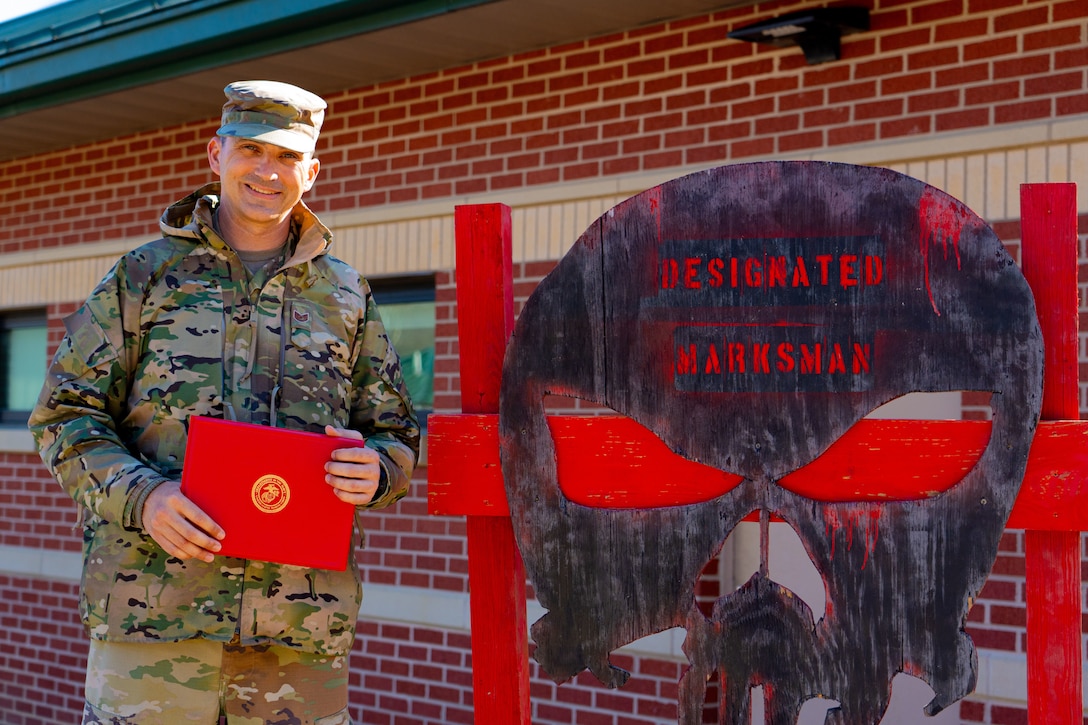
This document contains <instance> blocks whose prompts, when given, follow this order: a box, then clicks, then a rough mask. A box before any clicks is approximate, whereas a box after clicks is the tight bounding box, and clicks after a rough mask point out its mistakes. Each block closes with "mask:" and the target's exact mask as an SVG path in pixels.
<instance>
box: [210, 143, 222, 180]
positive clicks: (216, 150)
mask: <svg viewBox="0 0 1088 725" xmlns="http://www.w3.org/2000/svg"><path fill="white" fill-rule="evenodd" d="M222 151H223V143H222V141H220V139H219V137H218V136H212V138H211V140H210V141H208V166H210V167H211V169H212V172H213V173H214V174H215V175H216V176H219V154H220V153H221V152H222Z"/></svg>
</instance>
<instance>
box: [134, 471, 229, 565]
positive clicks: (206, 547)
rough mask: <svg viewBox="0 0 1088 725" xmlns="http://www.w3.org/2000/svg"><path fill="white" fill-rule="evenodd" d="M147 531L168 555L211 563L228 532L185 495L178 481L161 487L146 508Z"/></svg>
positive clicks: (148, 501)
mask: <svg viewBox="0 0 1088 725" xmlns="http://www.w3.org/2000/svg"><path fill="white" fill-rule="evenodd" d="M143 523H144V529H145V530H146V531H147V533H148V534H149V535H150V536H151V538H153V539H154V540H155V541H156V542H157V543H158V544H159V546H161V547H162V548H163V549H164V550H165V551H166V553H168V554H170V555H171V556H175V557H177V558H179V559H200V560H201V561H206V562H209V563H210V562H211V561H212V560H213V559H214V558H215V553H216V552H217V551H219V549H220V548H221V545H220V544H219V539H222V538H223V536H224V534H225V532H224V531H223V529H222V527H220V526H219V525H218V524H216V523H215V522H214V521H213V520H212V519H211V517H209V516H208V515H207V514H206V513H204V512H203V511H202V510H201V509H200V508H199V507H198V506H197V505H196V504H194V503H193V502H192V501H191V500H189V498H187V497H186V496H185V495H183V494H182V493H181V487H180V484H178V482H177V481H167V482H166V483H163V484H160V485H159V486H158V487H157V488H156V489H155V490H154V491H152V492H151V495H150V496H148V498H147V502H146V503H145V504H144V511H143Z"/></svg>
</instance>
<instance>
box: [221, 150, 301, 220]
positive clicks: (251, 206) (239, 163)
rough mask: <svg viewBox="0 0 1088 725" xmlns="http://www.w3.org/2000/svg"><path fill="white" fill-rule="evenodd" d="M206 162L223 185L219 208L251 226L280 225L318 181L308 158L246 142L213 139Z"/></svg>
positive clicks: (288, 151) (295, 152)
mask: <svg viewBox="0 0 1088 725" xmlns="http://www.w3.org/2000/svg"><path fill="white" fill-rule="evenodd" d="M208 162H209V164H210V166H211V168H212V171H214V172H215V173H216V174H217V175H218V176H219V179H220V182H221V184H222V200H221V201H222V204H223V205H224V206H226V207H228V208H229V209H230V210H231V213H232V214H233V215H235V216H236V217H237V218H239V219H244V220H246V221H249V222H250V223H255V224H268V223H279V222H282V221H283V220H285V219H286V218H287V217H288V216H290V214H291V210H292V209H293V208H294V207H295V205H296V204H297V203H298V202H299V200H300V199H302V195H303V194H304V193H306V192H307V191H309V190H310V187H311V186H313V184H314V180H315V179H317V171H318V167H319V164H318V161H317V159H315V158H313V157H312V156H310V155H309V154H303V153H299V152H298V151H291V150H290V149H285V148H283V147H282V146H274V145H272V144H267V143H262V142H260V141H254V140H252V139H246V138H234V137H220V136H216V137H215V138H213V139H212V140H211V141H210V142H209V143H208Z"/></svg>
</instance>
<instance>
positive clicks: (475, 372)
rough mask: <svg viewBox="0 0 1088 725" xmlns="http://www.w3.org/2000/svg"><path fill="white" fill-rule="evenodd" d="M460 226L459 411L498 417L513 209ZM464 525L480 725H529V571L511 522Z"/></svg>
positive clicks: (499, 208)
mask: <svg viewBox="0 0 1088 725" xmlns="http://www.w3.org/2000/svg"><path fill="white" fill-rule="evenodd" d="M454 225H455V228H456V229H455V231H456V236H457V271H456V274H457V321H458V339H459V346H460V353H461V410H462V412H464V413H498V411H499V382H500V380H501V377H502V361H503V353H504V351H505V349H506V341H507V339H508V338H509V337H510V333H511V332H512V331H513V329H514V292H513V262H512V252H511V232H510V208H509V207H507V206H504V205H502V204H483V205H474V206H459V207H457V208H456V209H455V212H454ZM496 453H497V451H496ZM504 498H505V494H504ZM466 523H467V529H468V575H469V588H470V590H471V605H470V606H471V623H472V681H473V704H474V708H475V722H477V723H479V724H480V725H491V724H492V723H504V724H505V723H510V724H511V725H518V724H519V723H523V724H524V725H528V724H529V636H528V624H527V622H526V612H525V567H524V565H523V564H522V561H521V556H520V554H519V553H518V550H517V544H516V542H515V541H514V532H513V528H512V526H511V524H510V519H509V518H503V517H495V516H469V517H468V518H467V522H466Z"/></svg>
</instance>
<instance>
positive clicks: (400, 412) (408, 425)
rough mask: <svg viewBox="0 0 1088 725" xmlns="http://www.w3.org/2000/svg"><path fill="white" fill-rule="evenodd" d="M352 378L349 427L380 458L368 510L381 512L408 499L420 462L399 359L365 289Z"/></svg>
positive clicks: (415, 424)
mask: <svg viewBox="0 0 1088 725" xmlns="http://www.w3.org/2000/svg"><path fill="white" fill-rule="evenodd" d="M355 344H356V345H358V349H359V354H358V355H357V356H356V363H355V370H354V371H353V376H352V378H353V379H352V401H351V427H352V428H354V429H355V430H358V431H360V432H361V433H362V434H363V437H364V438H366V441H367V445H368V446H369V447H371V448H374V449H375V450H377V451H378V452H379V453H381V454H382V480H381V483H380V485H379V488H378V492H377V494H376V495H375V498H374V500H373V502H371V503H370V504H369V507H370V508H383V507H385V506H388V505H390V504H392V503H394V502H395V501H397V500H399V499H400V498H402V497H403V496H404V495H405V494H406V493H408V486H409V483H410V482H411V478H412V470H413V469H414V468H415V464H416V460H417V459H418V457H419V435H420V429H419V422H418V421H417V419H416V414H415V410H414V408H413V406H412V401H411V398H410V397H409V395H408V389H407V387H406V386H405V384H404V377H403V376H402V374H401V367H400V358H399V357H398V356H397V351H396V350H395V349H394V348H393V344H392V343H391V342H390V341H389V337H388V335H387V334H386V332H385V326H384V325H383V324H382V321H381V317H380V315H379V313H378V308H377V306H376V305H375V303H374V298H373V296H372V295H371V294H370V290H369V287H366V315H365V320H364V322H363V324H362V326H361V327H360V329H359V331H358V333H357V339H356V340H355Z"/></svg>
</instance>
